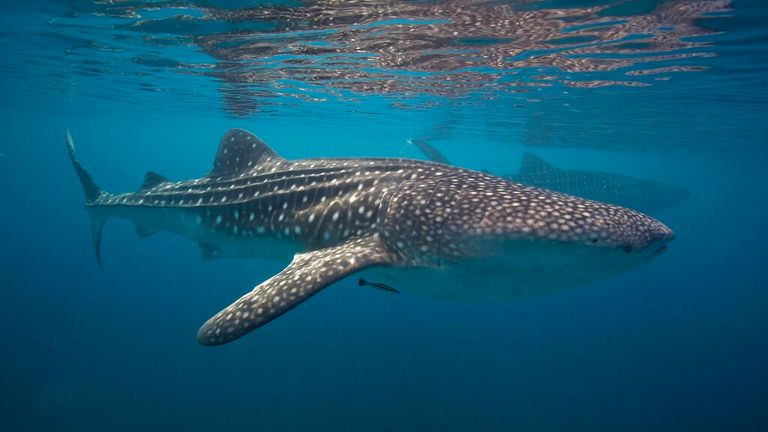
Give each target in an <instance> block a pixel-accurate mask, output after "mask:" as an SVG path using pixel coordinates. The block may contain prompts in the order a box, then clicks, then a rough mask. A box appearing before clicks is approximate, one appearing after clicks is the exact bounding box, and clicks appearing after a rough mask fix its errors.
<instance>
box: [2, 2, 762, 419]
mask: <svg viewBox="0 0 768 432" xmlns="http://www.w3.org/2000/svg"><path fill="white" fill-rule="evenodd" d="M2 4H3V11H2V16H0V20H1V21H0V22H1V23H2V24H1V25H0V51H1V52H2V58H3V62H2V63H0V74H2V78H3V79H2V80H1V81H0V90H1V91H0V101H2V104H0V109H2V117H1V118H2V120H1V121H2V136H3V140H2V143H0V180H1V181H0V185H2V198H3V199H2V202H3V207H2V211H0V239H2V247H0V258H1V259H0V263H1V264H0V265H1V266H2V271H0V286H1V287H2V288H0V289H1V290H2V301H0V332H1V333H0V335H2V340H3V347H4V348H3V355H2V356H0V383H1V384H2V387H1V388H2V396H0V398H2V403H0V413H1V414H2V417H0V428H2V429H3V430H9V431H10V430H13V431H16V430H19V431H21V430H56V431H59V430H61V431H64V430H76V431H83V430H114V431H118V430H174V431H175V430H189V431H191V430H200V431H210V430H229V429H257V430H264V431H297V430H301V431H304V430H313V431H314V430H317V431H320V430H334V431H338V430H361V431H391V430H403V431H410V430H440V431H465V430H494V431H495V430H504V431H506V430H519V431H574V430H577V431H581V430H590V431H600V430H606V431H614V430H626V431H648V430H660V431H667V430H669V431H709V430H711V431H723V430H734V431H736V430H738V431H758V430H768V348H766V344H765V341H766V336H768V314H766V310H768V291H767V290H766V287H768V280H767V279H766V272H765V262H766V257H768V253H766V247H765V245H766V244H768V230H767V229H766V227H768V225H767V222H768V216H767V215H768V194H766V193H765V185H766V184H768V182H767V180H768V174H767V173H766V170H765V166H766V163H768V151H766V143H768V134H766V124H768V55H766V53H768V25H766V22H768V5H766V4H765V3H764V2H759V1H738V0H713V1H707V0H669V1H654V0H631V1H608V0H591V1H558V0H549V1H511V2H502V1H494V2H489V1H477V0H455V1H448V2H424V1H403V2H390V1H388V2H379V1H372V0H371V1H355V2H334V1H321V0H317V1H287V2H281V1H278V0H275V1H267V2H262V1H252V2H247V1H232V0H228V1H226V0H208V1H125V2H124V1H110V2H101V1H86V0H71V1H69V2H59V1H36V2H21V1H4V2H2ZM234 127H241V128H245V129H248V130H250V131H252V132H254V133H255V134H257V135H258V136H259V137H261V138H262V139H263V140H264V141H266V142H267V143H269V144H270V145H272V146H273V147H274V148H275V149H276V150H277V151H278V152H279V153H280V154H282V155H284V156H285V157H288V158H303V157H318V156H323V157H326V156H345V157H348V156H386V157H408V158H420V159H424V158H425V156H424V155H423V154H422V153H421V152H420V151H419V149H418V147H416V146H415V145H414V144H413V143H412V141H409V140H414V139H419V140H424V141H426V142H428V143H429V144H430V145H432V146H433V147H435V148H437V149H439V151H440V152H441V153H443V154H444V155H445V157H447V158H448V159H449V160H450V161H451V162H452V163H453V164H456V165H460V166H463V167H468V168H472V169H478V170H488V171H490V172H492V173H496V174H500V175H505V174H511V173H515V172H517V171H518V169H519V165H520V161H521V158H522V157H523V154H525V153H533V154H535V155H537V156H538V157H539V158H541V159H543V160H545V161H547V162H548V163H550V164H552V166H555V167H557V168H562V169H570V170H579V171H582V172H583V171H588V172H591V173H610V174H620V175H622V176H626V177H631V178H634V179H647V180H654V181H656V182H663V183H665V184H673V185H675V186H677V187H679V188H682V189H684V190H685V191H687V198H686V199H684V200H682V201H681V202H678V203H675V205H673V206H669V207H668V208H664V209H661V210H659V211H658V212H657V213H655V214H654V216H655V217H657V218H659V219H660V220H662V221H663V222H664V223H666V224H667V225H669V226H670V227H672V228H673V229H674V230H675V233H676V239H675V240H674V241H673V242H672V243H671V244H670V245H669V249H668V251H667V252H666V253H665V254H664V255H663V256H661V257H659V258H658V259H656V260H654V261H653V262H651V263H649V264H647V265H645V266H643V267H641V268H639V269H636V270H633V271H630V272H626V273H622V274H620V275H617V276H613V277H611V278H608V279H604V280H600V281H598V282H595V283H592V284H590V285H587V286H579V287H573V288H572V289H569V290H565V291H562V292H557V293H548V294H541V295H536V296H530V297H524V298H519V299H513V300H510V301H504V302H498V301H497V302H460V301H455V300H451V299H441V298H432V297H427V296H423V295H420V294H418V293H411V292H403V293H401V294H399V295H392V294H389V293H386V292H382V291H380V290H375V289H371V288H368V287H359V286H357V284H356V283H355V281H354V280H351V279H350V280H344V281H342V282H340V283H338V284H335V285H333V286H331V287H329V288H327V289H325V290H324V291H322V292H321V293H319V294H318V295H316V296H315V297H313V298H311V299H310V300H308V301H307V302H306V303H304V304H302V305H301V306H299V307H297V308H296V309H294V310H292V311H291V312H290V313H288V314H286V315H285V316H283V317H281V318H280V319H278V320H275V321H274V322H272V323H270V324H269V325H268V326H265V327H264V328H261V329H259V330H257V331H255V332H253V333H252V334H250V335H248V336H246V337H244V338H242V339H240V340H238V341H235V342H233V343H231V344H227V345H224V346H221V347H215V348H211V347H204V346H201V345H199V344H198V343H197V342H196V340H195V332H196V330H197V328H198V327H199V325H200V324H201V323H202V322H204V321H205V320H206V319H207V318H208V317H210V316H211V315H212V314H214V313H216V312H217V311H218V310H219V309H221V308H223V307H225V306H226V305H227V304H229V303H230V302H231V301H233V300H234V299H236V298H237V297H239V296H240V295H242V294H243V293H244V292H246V291H248V290H250V289H251V288H252V287H253V286H255V285H256V284H258V283H260V282H261V281H263V280H265V279H267V278H269V277H270V276H272V275H273V274H275V273H276V272H278V271H279V270H280V269H282V268H283V267H284V265H285V264H284V263H278V262H271V261H260V260H250V259H220V260H211V261H204V260H203V259H201V257H200V252H199V250H198V248H197V245H195V244H194V243H192V242H189V241H187V240H185V239H182V238H180V237H176V236H173V235H170V234H166V233H159V234H156V235H153V236H151V237H148V238H146V239H144V240H142V241H139V240H137V238H136V235H135V233H134V228H133V225H132V224H131V223H130V222H127V221H124V220H119V219H114V220H110V221H109V222H108V224H107V226H106V228H105V233H104V242H103V246H102V249H103V252H102V253H103V269H99V268H98V266H97V264H96V260H95V256H94V251H93V248H92V244H91V239H90V226H89V222H88V217H87V214H86V212H85V210H84V209H83V198H82V192H81V189H80V185H79V183H78V180H77V177H76V175H75V173H74V172H73V170H72V167H71V165H70V163H69V160H68V158H67V154H66V151H65V147H64V130H65V129H66V128H69V129H70V131H71V132H72V134H73V136H74V139H75V142H76V144H77V147H78V152H79V157H80V159H81V161H82V162H83V163H84V165H85V166H86V167H87V168H88V169H89V170H90V172H91V173H92V175H93V177H94V178H95V179H96V180H97V181H98V182H99V184H100V185H101V186H102V187H104V189H106V190H108V191H115V192H118V191H132V190H135V189H137V188H138V186H139V185H140V184H141V180H142V178H143V175H144V172H145V171H147V170H152V171H156V172H159V173H162V174H163V175H165V176H167V177H169V178H171V179H178V180H181V179H188V178H194V177H199V176H202V175H205V173H207V172H208V171H209V170H210V167H211V165H212V161H213V157H214V155H215V152H216V147H217V144H218V141H219V139H220V138H221V136H222V135H223V134H224V133H225V132H226V131H227V130H228V129H230V128H234ZM606 187H608V186H606ZM646 192H647V191H646ZM652 192H653V191H652ZM500 271H503V270H502V269H500ZM478 283H482V281H478Z"/></svg>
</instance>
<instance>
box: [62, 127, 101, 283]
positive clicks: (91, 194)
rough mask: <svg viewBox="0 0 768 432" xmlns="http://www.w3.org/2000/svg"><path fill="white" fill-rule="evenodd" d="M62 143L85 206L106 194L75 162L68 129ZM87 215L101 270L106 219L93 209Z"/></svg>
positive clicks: (73, 148)
mask: <svg viewBox="0 0 768 432" xmlns="http://www.w3.org/2000/svg"><path fill="white" fill-rule="evenodd" d="M64 141H65V143H66V145H67V153H69V160H71V161H72V166H73V167H74V168H75V172H76V173H77V176H78V177H79V178H80V184H81V185H82V186H83V193H84V194H85V202H86V204H89V203H91V202H93V201H95V200H96V199H97V198H99V197H100V196H102V195H104V194H106V192H104V191H102V190H101V188H100V187H99V186H98V185H96V182H94V181H93V178H92V177H91V175H90V174H88V171H86V170H85V168H83V166H82V165H81V164H80V161H78V160H77V155H76V154H75V143H74V141H73V140H72V134H70V133H69V129H67V130H66V131H65V133H64ZM88 215H89V216H90V218H91V235H92V236H93V248H94V250H95V252H96V262H97V263H98V264H99V268H101V232H102V231H103V228H104V222H105V221H106V219H107V218H106V217H105V216H103V215H102V214H100V213H99V212H98V211H97V210H95V209H93V208H88Z"/></svg>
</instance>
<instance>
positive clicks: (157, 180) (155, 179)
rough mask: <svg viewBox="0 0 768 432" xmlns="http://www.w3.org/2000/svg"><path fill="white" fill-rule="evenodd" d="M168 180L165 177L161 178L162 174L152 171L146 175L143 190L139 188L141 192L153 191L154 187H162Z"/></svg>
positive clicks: (142, 185)
mask: <svg viewBox="0 0 768 432" xmlns="http://www.w3.org/2000/svg"><path fill="white" fill-rule="evenodd" d="M167 182H168V179H167V178H165V177H164V176H161V175H160V174H158V173H156V172H152V171H147V173H146V174H144V182H143V183H142V184H141V188H139V190H140V191H145V190H147V189H152V188H153V187H156V186H160V185H161V184H163V183H167Z"/></svg>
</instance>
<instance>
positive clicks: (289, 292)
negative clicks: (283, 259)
mask: <svg viewBox="0 0 768 432" xmlns="http://www.w3.org/2000/svg"><path fill="white" fill-rule="evenodd" d="M390 263H391V260H390V256H389V254H388V252H387V250H386V248H385V247H384V246H383V245H382V244H381V242H380V241H379V240H378V238H377V237H375V236H371V237H363V238H358V239H354V240H350V241H347V242H346V243H342V244H340V245H336V246H331V247H327V248H325V249H318V250H314V251H310V252H305V253H300V254H297V255H296V256H294V257H293V261H291V263H290V264H289V265H288V267H286V268H285V269H283V271H281V272H280V273H278V274H276V275H274V276H272V277H271V278H269V279H267V280H266V281H264V282H262V283H261V284H259V285H258V286H257V287H256V288H254V289H253V291H251V292H249V293H248V294H246V295H244V296H242V297H240V299H239V300H237V301H236V302H234V303H232V304H231V305H230V306H228V307H227V308H226V309H224V310H222V311H221V312H219V313H217V314H216V315H214V316H213V317H212V318H211V319H209V320H208V321H207V322H206V323H205V324H203V326H202V327H200V330H198V332H197V340H198V342H200V343H201V344H203V345H221V344H225V343H227V342H230V341H232V340H235V339H237V338H239V337H240V336H243V335H245V334H246V333H248V332H250V331H252V330H254V329H256V328H258V327H261V326H262V325H264V324H266V323H268V322H270V321H272V320H273V319H275V318H277V317H279V316H280V315H282V314H283V313H285V312H287V311H289V310H290V309H292V308H293V307H295V306H297V305H298V304H299V303H301V302H303V301H304V300H306V299H308V298H309V297H311V296H312V295H314V294H316V293H318V292H319V291H320V290H322V289H323V288H325V287H327V286H328V285H330V284H332V283H334V282H336V281H338V280H340V279H342V278H344V277H346V276H349V275H350V274H352V273H354V272H356V271H358V270H361V269H363V268H365V267H369V266H373V265H388V264H390Z"/></svg>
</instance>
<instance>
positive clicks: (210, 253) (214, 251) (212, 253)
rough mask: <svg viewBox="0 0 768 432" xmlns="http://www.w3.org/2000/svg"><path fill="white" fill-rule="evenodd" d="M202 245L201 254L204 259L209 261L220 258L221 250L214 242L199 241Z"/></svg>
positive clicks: (199, 244)
mask: <svg viewBox="0 0 768 432" xmlns="http://www.w3.org/2000/svg"><path fill="white" fill-rule="evenodd" d="M198 246H200V254H201V255H202V257H203V259H204V260H206V261H208V260H212V259H216V258H220V252H221V251H219V248H218V246H216V245H215V244H212V243H203V242H201V243H198Z"/></svg>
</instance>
